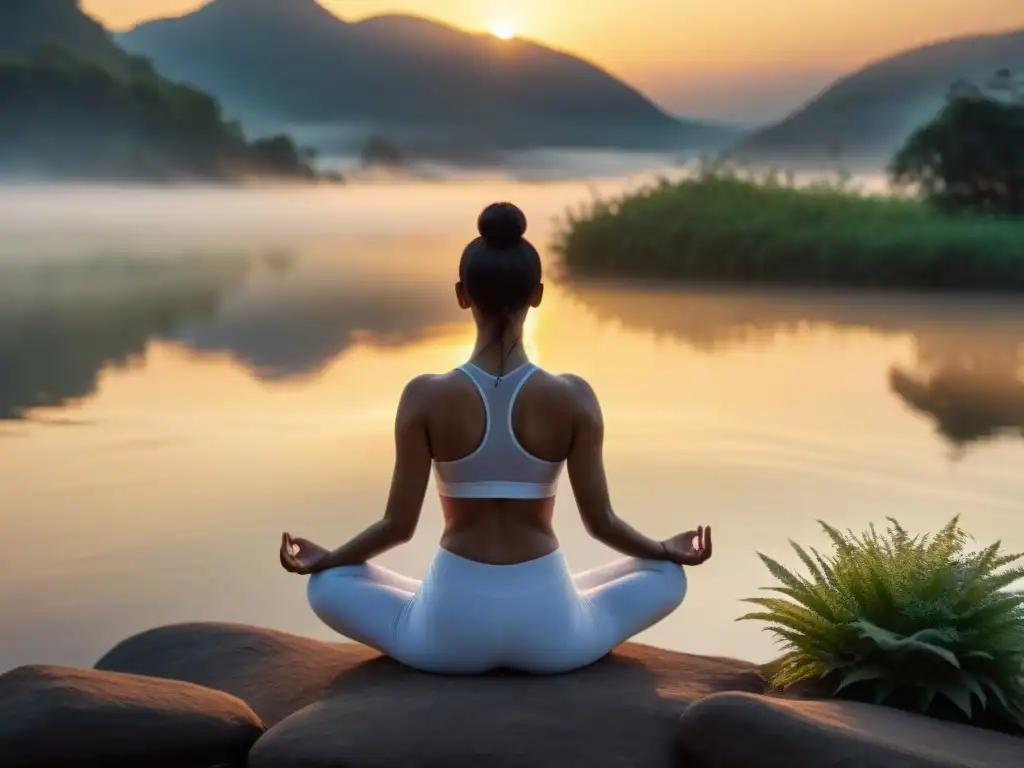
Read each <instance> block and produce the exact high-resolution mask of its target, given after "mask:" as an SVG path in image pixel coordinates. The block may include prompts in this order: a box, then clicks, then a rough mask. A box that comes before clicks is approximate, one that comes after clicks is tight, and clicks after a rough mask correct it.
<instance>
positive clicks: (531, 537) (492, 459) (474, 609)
mask: <svg viewBox="0 0 1024 768" xmlns="http://www.w3.org/2000/svg"><path fill="white" fill-rule="evenodd" d="M478 228H479V231H480V235H481V236H480V237H479V238H477V239H475V240H474V241H473V242H471V243H470V244H469V246H467V248H466V250H465V252H464V253H463V255H462V262H461V264H460V266H459V282H458V283H457V284H456V286H455V295H456V298H457V299H458V302H459V306H460V307H462V309H466V310H470V311H472V313H473V319H474V320H475V322H476V327H477V341H476V346H475V348H474V350H473V353H472V355H471V356H470V358H469V361H468V362H467V363H465V364H464V365H461V366H459V367H458V368H456V369H455V370H453V371H451V372H450V373H446V374H441V375H425V376H419V377H417V378H415V379H413V380H412V381H411V382H409V384H408V385H407V386H406V387H405V391H404V392H403V394H402V397H401V401H400V403H399V405H398V413H397V417H396V424H395V443H396V446H395V447H396V459H395V467H394V474H393V477H392V481H391V490H390V495H389V497H388V502H387V507H386V509H385V512H384V516H383V519H381V520H380V521H379V522H377V523H375V524H373V525H371V526H370V527H369V528H368V529H366V530H365V531H364V532H363V533H361V534H359V535H358V536H356V537H355V538H354V539H352V540H351V541H349V542H348V543H347V544H345V545H344V546H342V547H339V548H338V549H336V550H334V551H328V550H327V549H325V548H324V547H321V546H319V545H317V544H314V543H313V542H311V541H308V540H307V539H302V538H298V537H293V536H291V535H290V534H288V533H285V534H283V536H282V541H281V550H280V559H281V565H282V566H284V568H285V569H286V570H288V571H290V572H292V573H296V574H301V575H310V579H309V584H308V595H309V603H310V606H311V607H312V609H313V611H314V612H315V613H316V615H317V616H318V617H319V618H320V619H321V620H322V621H323V622H324V623H325V624H326V625H327V626H329V627H330V628H331V629H333V630H334V631H336V632H338V633H340V634H342V635H344V636H345V637H348V638H350V639H352V640H355V641H358V642H361V643H365V644H366V645H369V646H371V647H373V648H375V649H377V650H379V651H381V652H382V653H384V654H386V655H388V656H391V657H392V658H394V659H396V660H398V661H399V662H402V663H404V664H406V665H408V666H410V667H413V668H415V669H419V670H423V671H426V672H433V673H439V674H480V673H484V672H488V671H490V670H494V669H499V668H504V669H514V670H520V671H522V672H526V673H533V674H554V673H559V672H567V671H570V670H573V669H578V668H580V667H584V666H587V665H589V664H592V663H593V662H595V661H597V660H598V659H600V658H602V657H603V656H605V655H606V654H607V653H608V652H609V651H611V650H612V649H613V648H614V647H615V646H617V645H619V644H620V643H622V642H624V641H625V640H627V639H628V638H630V637H632V636H633V635H635V634H637V633H638V632H640V631H642V630H644V629H646V628H648V627H650V626H651V625H653V624H655V623H656V622H658V621H660V620H661V619H662V618H664V617H665V616H667V615H668V614H669V613H671V612H672V611H673V610H675V609H676V608H677V607H678V606H679V605H680V603H681V602H682V601H683V598H684V596H685V595H686V574H685V572H684V571H683V567H682V566H696V565H700V564H701V563H703V562H705V561H706V560H708V558H710V557H711V528H710V526H706V527H705V526H701V527H698V528H697V529H696V530H691V531H686V532H685V533H680V534H679V535H677V536H673V537H672V538H670V539H666V540H665V541H655V540H653V539H650V538H648V537H646V536H644V535H642V534H641V533H639V532H637V531H636V530H634V529H633V528H632V527H630V526H629V525H628V524H627V523H625V522H624V521H623V520H621V519H620V518H619V517H618V516H616V514H615V512H614V511H613V509H612V505H611V501H610V500H609V495H608V485H607V480H606V478H605V470H604V462H603V442H604V423H603V418H602V415H601V408H600V406H599V404H598V400H597V397H596V396H595V394H594V392H593V390H592V389H591V388H590V386H589V385H588V384H587V382H585V381H584V380H583V379H581V378H579V377H577V376H571V375H561V376H556V375H554V374H551V373H548V372H546V371H544V370H541V369H540V368H538V367H537V366H536V365H534V364H532V363H531V362H530V361H529V360H528V358H527V355H526V351H525V350H524V348H523V344H522V333H523V322H524V320H525V318H526V315H527V313H528V312H529V310H530V309H531V308H535V307H537V306H539V305H540V303H541V299H542V298H543V295H544V286H543V284H542V282H541V262H540V256H539V255H538V253H537V251H536V249H535V248H534V247H533V246H532V245H531V244H530V243H529V242H528V241H527V240H525V239H523V234H524V233H525V231H526V217H525V216H524V215H523V213H522V212H521V211H520V210H519V209H518V208H517V207H515V206H514V205H512V204H511V203H495V204H493V205H491V206H488V207H487V208H486V209H485V210H484V211H483V213H482V214H481V215H480V218H479V221H478ZM563 465H565V466H567V468H568V474H569V481H570V484H571V486H572V490H573V494H574V495H575V497H576V503H577V505H578V507H579V511H580V515H581V516H582V519H583V522H584V524H585V526H586V530H587V531H588V532H589V534H590V535H591V536H593V537H594V538H596V539H597V540H598V541H601V542H603V543H604V544H606V545H608V546H609V547H611V548H612V549H614V550H617V551H618V552H619V553H621V554H622V555H625V556H626V557H625V558H624V559H620V560H617V561H615V562H612V563H610V564H608V565H605V566H603V567H600V568H596V569H594V570H591V571H587V572H585V573H580V574H577V575H573V574H572V573H570V571H569V568H568V566H567V564H566V561H565V557H564V556H563V554H562V552H561V551H560V549H559V544H558V539H557V538H556V537H555V533H554V531H553V529H552V513H553V510H554V501H555V492H556V490H557V487H558V478H559V475H560V474H561V472H562V467H563ZM432 466H433V470H434V473H435V476H436V481H437V487H438V491H439V492H440V496H441V502H442V507H443V509H444V520H445V528H444V534H443V536H442V538H441V542H440V548H439V549H438V551H437V554H436V556H435V558H434V560H433V562H432V564H431V566H430V567H429V569H428V572H427V574H426V576H425V577H424V578H423V580H422V581H418V580H415V579H411V578H408V577H406V576H402V575H399V574H397V573H394V572H392V571H390V570H387V569H385V568H382V567H380V566H378V565H375V564H373V563H371V562H368V561H370V560H372V559H373V558H374V557H376V556H377V555H380V554H381V553H382V552H385V551H387V550H389V549H392V548H393V547H396V546H398V545H400V544H403V543H405V542H408V541H409V540H410V539H411V538H412V536H413V533H414V532H415V531H416V525H417V523H418V521H419V518H420V510H421V507H422V504H423V499H424V496H425V494H426V490H427V484H428V482H429V479H430V473H431V467H432Z"/></svg>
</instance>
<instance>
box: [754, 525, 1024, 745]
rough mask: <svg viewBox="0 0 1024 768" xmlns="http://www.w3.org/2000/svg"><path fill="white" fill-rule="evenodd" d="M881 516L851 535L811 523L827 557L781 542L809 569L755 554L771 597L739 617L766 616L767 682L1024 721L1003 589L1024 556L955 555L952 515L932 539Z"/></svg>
mask: <svg viewBox="0 0 1024 768" xmlns="http://www.w3.org/2000/svg"><path fill="white" fill-rule="evenodd" d="M889 522H890V525H889V528H888V529H887V531H886V533H885V534H884V535H880V534H879V533H878V532H877V531H876V530H875V528H874V526H871V527H870V528H869V529H868V531H867V532H866V533H864V534H862V535H861V536H856V535H854V534H853V532H847V533H843V532H841V531H839V530H837V529H835V528H833V527H831V526H829V525H827V524H825V523H821V525H822V527H823V528H824V530H825V532H826V534H827V535H828V537H829V538H830V539H831V541H832V546H833V553H832V554H831V555H830V556H823V555H821V554H820V553H818V552H817V551H816V550H814V549H813V548H811V549H810V550H809V551H808V550H805V549H804V548H802V547H801V546H799V545H798V544H795V543H793V542H791V544H792V546H793V549H794V550H796V554H797V556H798V557H799V558H800V560H801V562H802V563H803V565H804V567H805V568H806V569H807V571H808V573H809V576H801V575H799V574H797V573H796V572H794V571H791V570H789V569H787V568H785V567H784V566H783V565H781V564H780V563H778V562H776V561H775V560H773V559H771V558H770V557H767V556H765V555H762V554H760V553H759V556H760V558H761V560H762V561H764V564H765V565H766V566H767V567H768V570H769V572H770V573H771V574H772V575H773V576H774V577H775V578H776V579H778V581H779V582H780V584H779V585H777V586H774V587H768V588H767V589H768V590H769V591H773V592H775V593H777V594H778V595H781V597H756V598H750V599H749V600H747V601H746V602H749V603H754V604H755V605H758V606H760V608H761V609H762V610H760V611H758V612H755V613H748V614H747V615H745V616H743V617H741V618H740V619H739V620H740V621H745V620H754V621H763V622H766V623H767V627H766V630H767V631H769V632H771V633H773V634H774V635H775V636H776V637H777V638H778V639H779V640H780V642H781V643H782V644H783V646H784V648H785V653H784V655H783V656H782V658H781V659H779V660H778V661H777V662H776V663H775V664H774V665H773V673H772V675H771V683H772V685H773V686H775V687H777V688H788V687H790V686H792V685H794V684H796V683H799V682H803V681H806V680H815V679H816V680H821V681H823V682H824V683H826V684H831V685H834V689H833V695H837V696H847V695H854V692H858V693H863V692H864V691H867V692H869V693H870V694H871V699H872V700H873V701H875V702H876V703H878V704H883V703H887V702H892V701H898V702H902V703H903V704H906V703H907V702H912V704H913V705H914V706H916V707H917V708H918V709H920V710H921V711H922V712H926V713H927V712H930V711H932V710H933V707H934V706H935V705H936V704H937V703H938V702H939V701H940V700H942V699H946V700H948V701H949V702H952V704H954V705H955V706H956V707H957V708H958V709H959V710H960V711H962V712H963V713H964V715H965V716H966V717H967V718H968V719H973V718H974V717H976V716H977V715H978V714H979V713H981V712H988V713H992V714H995V715H997V716H999V717H1001V718H1003V719H1005V720H1007V721H1008V722H1009V723H1011V724H1014V725H1016V726H1018V727H1021V728H1024V592H1019V591H1018V592H1014V591H1008V590H1007V588H1008V587H1010V586H1011V585H1013V584H1014V583H1015V582H1016V581H1018V580H1019V579H1021V578H1024V568H1020V567H1016V566H1014V564H1015V563H1016V562H1017V561H1018V560H1020V559H1021V557H1024V555H1004V554H1002V553H1001V552H1000V543H998V542H997V543H995V544H993V545H992V546H990V547H987V548H985V549H982V550H981V551H979V552H967V551H965V545H966V544H967V542H968V539H969V537H968V536H967V534H966V533H964V531H963V530H962V529H961V528H960V524H959V518H954V519H953V520H951V521H950V522H949V523H948V524H947V525H946V526H945V527H944V528H943V529H942V530H941V531H939V532H938V533H937V534H936V535H934V536H928V535H924V536H911V535H910V533H909V532H908V531H907V530H906V529H904V528H903V527H902V526H901V525H900V524H899V523H898V522H897V521H896V520H892V519H890V521H889Z"/></svg>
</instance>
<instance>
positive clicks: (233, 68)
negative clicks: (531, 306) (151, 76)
mask: <svg viewBox="0 0 1024 768" xmlns="http://www.w3.org/2000/svg"><path fill="white" fill-rule="evenodd" d="M118 39H119V41H120V42H121V44H122V45H123V46H124V47H125V48H126V49H127V50H129V51H132V52H135V53H139V54H143V55H145V56H147V57H149V58H151V59H152V60H153V61H154V62H155V64H156V65H157V67H159V68H160V69H161V70H162V71H164V72H166V73H167V74H168V75H170V76H172V77H174V78H176V79H179V80H182V81H184V82H188V83H193V84H195V85H198V86H199V87H202V88H204V89H206V90H209V91H211V92H213V93H215V94H217V96H218V97H219V98H220V99H221V100H222V101H223V103H224V104H225V106H226V107H227V109H228V110H229V111H231V112H232V113H233V114H236V115H239V116H241V117H243V118H244V119H249V120H255V121H260V122H271V123H273V122H278V123H284V124H288V125H307V126H315V125H319V126H339V125H346V126H358V127H359V128H360V129H362V132H361V134H360V136H359V139H358V140H359V141H360V142H361V141H363V140H365V138H366V137H367V136H369V135H371V134H381V133H383V134H385V135H387V136H388V137H391V138H399V139H402V140H403V141H404V142H406V146H407V142H409V141H420V142H423V143H426V144H431V143H433V144H435V145H440V144H444V143H448V144H450V145H452V146H462V147H466V146H467V142H468V144H477V145H486V146H500V147H503V148H525V147H532V146H537V145H545V144H546V145H572V146H601V145H603V146H636V147H654V146H659V147H660V146H664V147H679V148H685V147H686V146H687V145H705V144H708V143H714V142H721V141H723V140H725V141H728V140H731V139H733V138H735V137H734V135H730V134H729V133H728V132H727V131H725V130H724V129H720V128H719V127H717V126H714V125H711V124H707V123H699V122H694V121H681V120H677V119H676V118H674V117H672V116H670V115H668V114H666V113H665V112H663V111H662V110H661V109H659V108H658V107H657V106H656V105H654V104H653V103H652V102H651V101H650V100H649V99H647V98H646V97H645V96H643V95H642V94H640V93H639V92H638V91H636V90H635V89H633V88H631V87H630V86H629V85H627V84H625V83H623V82H621V81H620V80H617V79H616V78H614V77H613V76H611V75H610V74H608V73H607V72H605V71H603V70H601V69H600V68H598V67H596V66H595V65H593V64H590V63H588V62H585V61H583V60H581V59H579V58H576V57H574V56H570V55H568V54H566V53H562V52H559V51H555V50H552V49H550V48H546V47H544V46H541V45H538V44H536V43H533V42H529V41H526V40H517V39H513V40H507V41H506V40H499V39H497V38H494V37H492V36H491V35H484V34H470V33H467V32H464V31H460V30H457V29H455V28H453V27H450V26H447V25H444V24H441V23H438V22H434V21H430V20H427V19H423V18H418V17H412V16H401V15H385V16H379V17H375V18H371V19H368V20H364V21H360V22H356V23H349V22H345V21H343V20H342V19H340V18H338V17H336V16H334V15H333V14H331V13H329V12H328V11H327V10H325V9H324V8H323V7H321V6H320V5H319V4H318V3H317V2H316V0H213V2H211V3H209V4H208V5H206V6H204V7H202V8H200V9H199V10H198V11H196V12H194V13H191V14H189V15H186V16H182V17H178V18H171V19H162V20H158V21H153V22H149V23H146V24H142V25H140V26H138V27H136V28H135V29H133V30H131V31H129V32H127V33H125V34H123V35H121V36H120V37H119V38H118ZM357 132H358V131H357ZM339 135H340V133H339Z"/></svg>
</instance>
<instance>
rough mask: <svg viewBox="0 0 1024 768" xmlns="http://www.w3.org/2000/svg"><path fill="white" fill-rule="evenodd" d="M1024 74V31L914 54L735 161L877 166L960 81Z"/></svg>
mask: <svg viewBox="0 0 1024 768" xmlns="http://www.w3.org/2000/svg"><path fill="white" fill-rule="evenodd" d="M1003 68H1009V69H1011V70H1014V71H1017V72H1020V71H1022V70H1024V30H1017V31H1014V32H1008V33H1003V34H991V35H976V36H971V37H960V38H955V39H952V40H946V41H943V42H938V43H933V44H931V45H926V46H924V47H921V48H914V49H912V50H909V51H905V52H903V53H900V54H897V55H895V56H892V57H889V58H886V59H883V60H881V61H877V62H875V63H873V64H870V65H868V66H866V67H864V68H863V69H861V70H859V71H857V72H854V73H853V74H851V75H848V76H846V77H843V78H842V79H840V80H839V81H838V82H836V83H835V84H834V85H832V86H831V87H829V88H827V89H826V90H825V91H824V92H823V93H822V94H821V95H819V96H818V97H817V98H815V99H813V100H812V101H810V102H809V103H808V104H806V105H805V106H804V107H802V108H801V109H799V110H797V111H796V112H794V113H793V114H792V115H790V116H789V117H787V118H786V119H784V120H782V121H781V122H779V123H777V124H775V125H773V126H770V127H768V128H765V129H763V130H761V131H757V132H754V133H752V134H750V135H749V136H747V137H746V138H745V139H744V140H742V141H741V142H740V143H739V145H738V146H737V147H736V149H735V155H737V156H738V157H740V158H742V159H745V160H749V161H754V162H772V163H788V164H792V165H801V164H809V165H813V164H819V163H821V162H823V161H829V160H831V159H834V156H835V151H836V150H840V151H841V153H842V157H843V159H844V161H847V162H852V163H855V164H861V163H862V164H865V165H874V166H877V165H878V164H881V163H887V162H888V160H889V158H890V157H891V156H892V155H893V154H894V153H895V152H896V150H897V149H899V147H900V146H901V145H902V143H903V142H904V141H905V140H906V138H907V137H908V136H909V135H910V134H911V133H912V132H913V131H914V129H915V128H917V127H918V126H919V125H921V124H922V123H924V122H926V121H927V120H929V119H930V118H931V117H932V116H934V115H935V114H936V112H937V111H938V110H939V108H940V107H941V106H942V103H943V99H944V97H945V95H946V93H947V92H948V90H949V86H950V85H951V84H952V83H953V82H954V81H956V80H958V79H961V78H966V79H968V80H972V81H977V82H983V81H984V80H987V79H988V78H990V77H991V76H992V75H993V74H994V73H995V72H996V71H997V70H999V69H1003Z"/></svg>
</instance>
